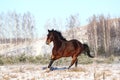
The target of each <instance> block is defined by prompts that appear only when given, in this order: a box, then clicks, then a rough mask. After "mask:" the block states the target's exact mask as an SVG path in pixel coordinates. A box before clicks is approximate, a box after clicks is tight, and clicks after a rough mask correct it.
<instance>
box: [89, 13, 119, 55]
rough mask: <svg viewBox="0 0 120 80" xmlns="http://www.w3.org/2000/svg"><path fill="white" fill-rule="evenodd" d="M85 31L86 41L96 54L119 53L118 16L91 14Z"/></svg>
mask: <svg viewBox="0 0 120 80" xmlns="http://www.w3.org/2000/svg"><path fill="white" fill-rule="evenodd" d="M87 31H88V43H89V45H90V48H91V50H92V51H93V52H94V53H95V55H96V56H99V55H101V56H105V57H108V56H111V55H116V56H117V55H120V18H114V19H112V18H110V16H107V17H105V16H104V15H99V16H96V15H93V16H92V17H91V18H90V19H89V24H88V28H87Z"/></svg>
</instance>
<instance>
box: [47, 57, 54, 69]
mask: <svg viewBox="0 0 120 80" xmlns="http://www.w3.org/2000/svg"><path fill="white" fill-rule="evenodd" d="M54 61H55V60H54V59H51V60H50V63H49V65H48V68H50V67H51V66H52V64H53V62H54Z"/></svg>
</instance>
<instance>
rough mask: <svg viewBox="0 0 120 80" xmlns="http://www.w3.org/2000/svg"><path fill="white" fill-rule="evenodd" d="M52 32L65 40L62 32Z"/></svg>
mask: <svg viewBox="0 0 120 80" xmlns="http://www.w3.org/2000/svg"><path fill="white" fill-rule="evenodd" d="M54 33H55V34H57V35H58V36H59V38H60V39H62V40H65V41H67V40H66V39H65V38H64V37H63V36H62V34H61V32H60V31H57V30H54Z"/></svg>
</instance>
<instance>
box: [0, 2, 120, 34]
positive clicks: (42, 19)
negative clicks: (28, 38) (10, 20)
mask: <svg viewBox="0 0 120 80" xmlns="http://www.w3.org/2000/svg"><path fill="white" fill-rule="evenodd" d="M8 11H16V12H17V13H22V14H23V13H26V12H30V13H31V14H32V15H33V16H34V17H35V21H36V29H37V30H36V31H37V33H38V35H39V36H43V35H44V34H45V33H46V31H45V28H44V26H45V23H46V22H47V21H48V20H49V19H53V18H55V19H58V20H61V21H63V22H64V21H65V20H66V18H68V17H69V16H70V15H74V14H79V18H80V24H81V26H84V25H86V24H87V20H88V18H90V17H91V16H92V15H94V14H95V15H100V14H103V15H110V16H112V17H120V0H0V13H2V12H4V13H6V12H8Z"/></svg>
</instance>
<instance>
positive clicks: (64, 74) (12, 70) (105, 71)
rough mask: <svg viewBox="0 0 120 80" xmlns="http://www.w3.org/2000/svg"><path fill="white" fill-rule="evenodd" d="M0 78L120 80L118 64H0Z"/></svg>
mask: <svg viewBox="0 0 120 80" xmlns="http://www.w3.org/2000/svg"><path fill="white" fill-rule="evenodd" d="M0 80H120V63H119V64H96V65H95V64H88V65H78V67H77V68H75V67H74V66H73V67H72V68H71V69H69V70H68V69H67V67H65V66H64V67H63V66H54V67H53V69H52V71H50V70H49V71H47V69H46V65H40V64H39V65H38V64H18V65H4V66H0Z"/></svg>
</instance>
